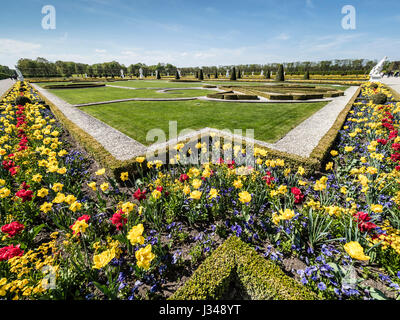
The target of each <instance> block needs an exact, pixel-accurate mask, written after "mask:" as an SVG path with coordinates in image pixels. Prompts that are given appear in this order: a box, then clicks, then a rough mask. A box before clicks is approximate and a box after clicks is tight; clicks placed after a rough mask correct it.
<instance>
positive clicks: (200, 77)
mask: <svg viewBox="0 0 400 320" xmlns="http://www.w3.org/2000/svg"><path fill="white" fill-rule="evenodd" d="M199 80H204V75H203V69H200V71H199Z"/></svg>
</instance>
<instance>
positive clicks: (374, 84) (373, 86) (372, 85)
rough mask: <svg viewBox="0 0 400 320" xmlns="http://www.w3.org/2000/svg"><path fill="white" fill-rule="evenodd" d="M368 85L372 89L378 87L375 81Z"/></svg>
mask: <svg viewBox="0 0 400 320" xmlns="http://www.w3.org/2000/svg"><path fill="white" fill-rule="evenodd" d="M369 86H370V87H371V88H373V89H377V88H378V84H377V83H375V82H372V83H371V84H370V85H369Z"/></svg>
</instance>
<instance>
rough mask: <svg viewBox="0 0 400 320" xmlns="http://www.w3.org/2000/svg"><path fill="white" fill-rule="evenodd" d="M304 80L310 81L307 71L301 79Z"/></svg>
mask: <svg viewBox="0 0 400 320" xmlns="http://www.w3.org/2000/svg"><path fill="white" fill-rule="evenodd" d="M303 79H304V80H310V72H309V71H308V70H307V71H306V73H305V74H304V77H303Z"/></svg>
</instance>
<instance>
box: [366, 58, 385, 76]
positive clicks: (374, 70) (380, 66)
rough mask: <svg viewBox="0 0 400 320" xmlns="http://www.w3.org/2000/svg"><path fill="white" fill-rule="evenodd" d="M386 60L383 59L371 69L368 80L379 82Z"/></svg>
mask: <svg viewBox="0 0 400 320" xmlns="http://www.w3.org/2000/svg"><path fill="white" fill-rule="evenodd" d="M387 60H388V58H387V57H384V58H383V59H382V60H381V61H379V63H378V64H377V65H376V66H375V67H373V68H372V70H371V72H370V73H369V76H370V80H379V79H381V78H382V69H383V65H384V64H385V62H386V61H387Z"/></svg>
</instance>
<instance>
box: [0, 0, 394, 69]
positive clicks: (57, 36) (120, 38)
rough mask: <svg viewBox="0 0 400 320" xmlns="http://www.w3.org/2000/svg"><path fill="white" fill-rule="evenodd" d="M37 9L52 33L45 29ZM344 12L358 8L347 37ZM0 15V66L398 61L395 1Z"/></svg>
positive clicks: (70, 6)
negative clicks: (35, 61)
mask: <svg viewBox="0 0 400 320" xmlns="http://www.w3.org/2000/svg"><path fill="white" fill-rule="evenodd" d="M44 5H53V6H54V7H55V9H56V29H55V30H44V29H42V26H41V22H42V18H43V17H44V14H42V12H41V10H42V7H43V6H44ZM344 5H352V6H354V8H355V9H356V29H355V30H345V29H343V28H342V25H341V21H342V18H343V17H344V14H342V13H341V10H342V7H343V6H344ZM1 6H2V10H1V12H0V64H2V65H8V66H10V67H11V66H14V65H15V63H16V62H17V60H18V59H19V58H21V57H25V58H36V57H37V56H41V57H45V58H47V59H49V60H51V61H56V60H68V61H75V62H83V63H98V62H104V61H112V60H117V61H119V62H120V63H123V64H125V65H129V64H131V63H137V62H143V63H146V64H155V63H157V62H165V63H167V62H169V63H172V64H175V65H177V66H179V67H184V66H205V65H231V64H251V63H259V64H265V63H271V62H289V61H306V60H307V61H318V60H324V59H345V58H367V59H381V58H382V57H383V56H385V55H387V56H388V57H389V59H391V60H400V50H399V49H400V34H399V30H400V1H398V0H380V1H377V0H358V1H356V0H347V1H340V0H339V1H336V0H279V1H275V0H246V1H243V0H241V1H236V0H229V1H225V0H214V1H207V0H130V1H129V0H45V1H42V0H14V1H3V2H2V4H1Z"/></svg>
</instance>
